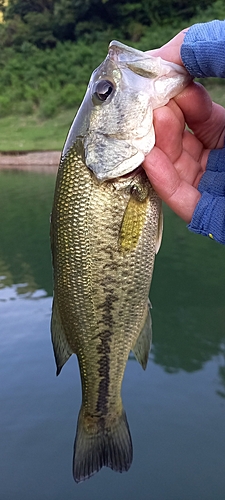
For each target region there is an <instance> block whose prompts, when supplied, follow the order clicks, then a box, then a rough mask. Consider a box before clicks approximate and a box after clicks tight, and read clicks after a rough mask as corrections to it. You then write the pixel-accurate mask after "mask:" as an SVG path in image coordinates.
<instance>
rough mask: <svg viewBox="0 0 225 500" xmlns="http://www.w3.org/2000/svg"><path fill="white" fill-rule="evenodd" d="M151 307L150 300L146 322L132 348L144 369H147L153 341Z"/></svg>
mask: <svg viewBox="0 0 225 500" xmlns="http://www.w3.org/2000/svg"><path fill="white" fill-rule="evenodd" d="M150 307H151V304H150V302H148V307H147V315H146V320H145V324H144V326H143V328H142V330H141V333H140V335H139V337H138V339H137V341H136V344H135V346H134V347H133V348H132V351H133V353H134V355H135V358H136V359H137V361H139V363H140V364H141V366H142V368H143V370H145V368H146V366H147V363H148V356H149V352H150V348H151V342H152V318H151V313H150Z"/></svg>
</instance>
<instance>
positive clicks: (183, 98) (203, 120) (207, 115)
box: [174, 82, 225, 149]
mask: <svg viewBox="0 0 225 500" xmlns="http://www.w3.org/2000/svg"><path fill="white" fill-rule="evenodd" d="M174 100H175V102H176V103H177V104H178V106H179V107H180V109H181V111H182V112H183V114H184V117H185V120H186V122H187V124H188V126H189V128H190V129H191V130H192V131H193V132H194V134H195V135H196V137H197V138H198V139H199V140H200V141H201V142H202V144H203V145H204V146H205V147H206V148H210V149H214V148H216V147H223V144H224V137H225V109H224V108H223V107H222V106H220V105H219V104H215V103H213V102H212V100H211V97H210V95H209V94H208V92H207V91H206V89H205V88H204V87H203V86H202V85H200V84H198V83H195V82H192V83H191V84H190V85H188V87H186V89H184V90H183V92H181V93H180V94H179V95H178V96H176V97H175V98H174Z"/></svg>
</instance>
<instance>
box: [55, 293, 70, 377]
mask: <svg viewBox="0 0 225 500" xmlns="http://www.w3.org/2000/svg"><path fill="white" fill-rule="evenodd" d="M51 334H52V344H53V350H54V355H55V362H56V366H57V371H56V375H59V373H60V372H61V369H62V367H63V365H64V364H65V363H66V362H67V360H68V359H69V358H70V356H71V354H73V351H72V350H71V349H70V346H69V344H68V342H67V340H66V336H65V333H64V329H63V325H62V321H61V318H60V314H59V310H58V307H57V302H56V301H55V300H54V301H53V305H52V319H51Z"/></svg>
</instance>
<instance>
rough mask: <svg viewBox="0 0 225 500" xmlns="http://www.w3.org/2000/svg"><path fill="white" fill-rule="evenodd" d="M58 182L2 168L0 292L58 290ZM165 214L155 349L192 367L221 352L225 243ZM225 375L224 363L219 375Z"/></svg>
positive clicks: (157, 355)
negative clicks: (52, 227) (53, 215)
mask: <svg viewBox="0 0 225 500" xmlns="http://www.w3.org/2000/svg"><path fill="white" fill-rule="evenodd" d="M54 183H55V175H52V174H51V173H50V174H45V175H43V174H42V175H40V174H38V173H37V172H35V173H30V172H18V171H17V172H10V171H2V172H0V213H1V217H0V234H1V240H0V291H1V290H4V289H5V290H6V288H7V290H8V293H10V292H9V289H11V293H12V294H15V293H16V294H18V295H23V296H26V297H27V296H32V294H34V292H35V291H36V290H43V291H44V292H43V293H46V294H47V295H50V296H51V295H52V270H51V256H50V244H49V217H50V212H51V206H52V197H53V190H54ZM164 212H166V216H165V221H166V222H165V229H164V237H163V245H162V248H161V250H160V253H159V255H158V256H157V259H156V266H155V271H154V279H153V284H152V290H151V299H152V302H153V306H154V307H153V318H154V345H153V349H152V354H153V356H154V361H155V362H156V363H158V364H160V365H161V366H163V367H164V369H165V370H166V371H167V372H168V373H175V372H177V371H178V370H180V369H183V370H185V371H187V372H192V371H195V370H199V369H201V368H202V366H203V364H204V363H205V362H206V361H208V360H210V359H211V358H212V356H215V355H218V354H219V353H221V345H222V344H223V343H224V340H225V327H224V324H225V300H224V296H225V279H224V276H225V259H224V247H223V246H222V245H219V244H216V243H215V242H212V241H211V240H207V239H206V238H203V237H199V236H196V235H193V234H191V233H189V232H188V231H187V229H186V227H185V224H184V223H183V222H182V221H181V220H179V218H178V217H176V216H175V215H174V214H173V213H172V212H170V211H169V210H167V209H166V208H165V210H164ZM0 298H1V295H0ZM223 373H224V370H223V367H221V369H220V374H221V375H220V376H221V377H223ZM223 380H224V377H223Z"/></svg>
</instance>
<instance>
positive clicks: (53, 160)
mask: <svg viewBox="0 0 225 500" xmlns="http://www.w3.org/2000/svg"><path fill="white" fill-rule="evenodd" d="M60 157H61V152H60V151H28V152H24V151H23V152H21V153H19V152H15V153H14V152H9V153H3V152H0V170H25V171H27V172H34V171H38V172H47V173H48V172H49V173H51V172H52V173H55V172H57V169H58V166H59V162H60Z"/></svg>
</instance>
